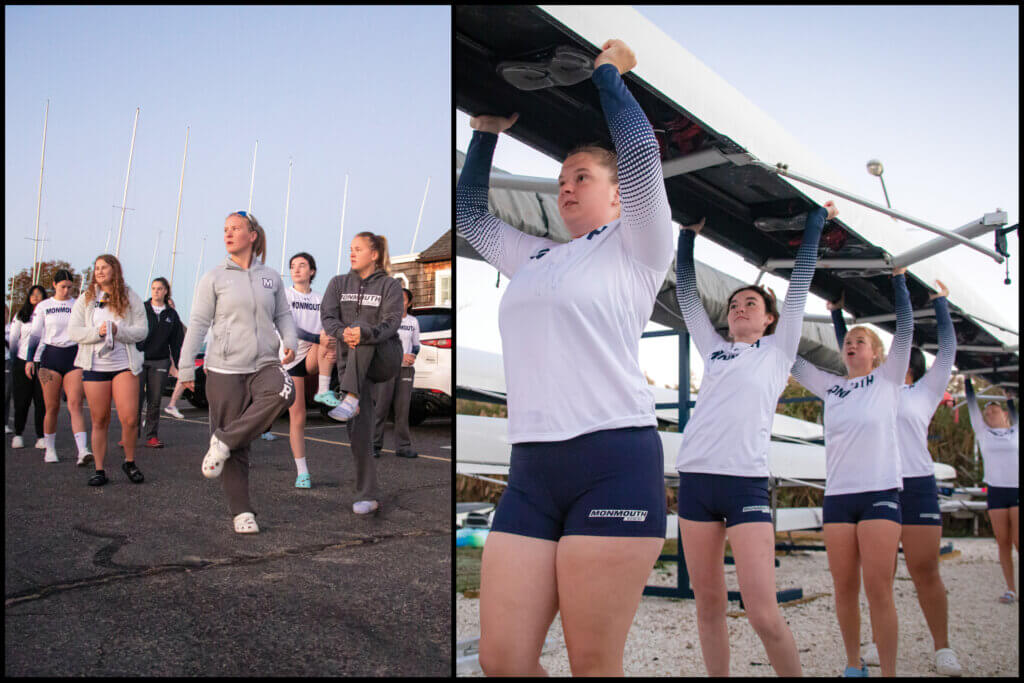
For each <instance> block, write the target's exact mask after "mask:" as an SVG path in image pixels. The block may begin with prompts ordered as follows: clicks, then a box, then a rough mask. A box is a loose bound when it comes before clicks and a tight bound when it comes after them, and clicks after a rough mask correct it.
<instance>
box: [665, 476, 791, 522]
mask: <svg viewBox="0 0 1024 683" xmlns="http://www.w3.org/2000/svg"><path fill="white" fill-rule="evenodd" d="M679 516H680V517H681V518H682V519H688V520H690V521H691V522H721V521H723V520H724V521H725V526H727V527H730V526H733V525H736V524H744V523H746V522H768V523H769V524H771V521H772V499H771V493H770V491H769V486H768V477H736V476H733V475H731V474H703V473H697V472H680V473H679Z"/></svg>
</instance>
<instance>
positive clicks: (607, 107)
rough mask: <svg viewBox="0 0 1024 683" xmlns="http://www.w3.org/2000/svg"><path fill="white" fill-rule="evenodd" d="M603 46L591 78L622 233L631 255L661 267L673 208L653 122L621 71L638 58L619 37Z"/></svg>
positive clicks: (667, 256) (668, 253)
mask: <svg viewBox="0 0 1024 683" xmlns="http://www.w3.org/2000/svg"><path fill="white" fill-rule="evenodd" d="M601 49H602V52H601V54H599V55H598V56H597V58H596V59H595V60H594V66H595V68H594V73H593V74H592V75H591V79H592V80H593V81H594V85H596V86H597V91H598V94H599V95H600V97H601V108H602V109H603V110H604V116H605V120H606V121H607V123H608V132H609V133H611V137H612V142H613V143H614V144H615V153H616V155H617V156H618V171H619V174H618V175H619V200H620V202H621V206H622V227H623V228H625V230H623V239H624V241H625V244H626V245H627V247H628V248H629V250H630V252H631V255H632V256H633V258H634V259H635V260H637V261H639V262H640V263H642V264H644V265H645V266H647V267H648V268H651V269H652V270H656V271H658V272H659V273H664V272H665V271H666V270H667V269H668V267H669V264H670V263H671V262H672V210H671V209H670V208H669V205H668V197H667V196H666V195H665V177H664V175H663V173H662V170H661V150H660V148H659V146H658V139H657V138H656V137H655V136H654V128H652V127H651V122H650V121H648V120H647V115H646V114H644V111H643V109H641V108H640V105H639V104H637V101H636V99H635V98H634V97H633V94H632V93H631V92H629V89H628V88H626V84H625V82H624V81H623V80H622V76H621V74H624V73H626V72H627V71H629V70H630V69H632V68H633V67H634V66H636V58H635V57H634V55H633V52H632V51H631V50H630V49H629V47H628V46H627V45H626V44H625V43H623V42H622V41H621V40H609V41H608V42H606V43H605V44H604V45H603V46H602V47H601Z"/></svg>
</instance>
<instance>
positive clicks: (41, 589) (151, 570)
mask: <svg viewBox="0 0 1024 683" xmlns="http://www.w3.org/2000/svg"><path fill="white" fill-rule="evenodd" d="M74 528H75V529H76V530H78V531H80V532H82V533H84V534H87V535H89V536H95V537H98V538H108V539H111V540H113V541H114V542H113V543H110V544H108V545H105V546H103V547H102V548H100V549H99V550H97V551H96V554H95V555H94V556H93V564H95V565H96V566H99V567H104V568H107V569H116V570H121V571H115V572H113V573H110V574H103V575H101V576H91V577H87V578H84V579H71V580H64V581H58V582H55V583H51V584H47V585H43V586H36V587H34V588H29V589H26V590H23V591H18V592H16V593H12V594H10V595H5V596H4V607H13V606H15V605H19V604H22V603H25V602H32V601H35V600H43V599H45V598H48V597H50V596H52V595H56V594H58V593H64V592H67V591H71V590H77V589H79V588H88V587H90V586H98V585H102V584H105V583H112V582H114V581H124V580H127V579H136V578H142V577H148V576H155V575H157V574H165V573H168V572H192V571H197V570H203V569H213V568H218V567H233V566H245V565H252V564H260V563H263V562H270V561H272V560H278V559H281V558H285V557H296V556H300V555H315V554H317V553H321V552H324V551H325V550H335V549H338V548H349V547H353V546H366V545H372V544H375V543H382V542H385V541H391V540H396V539H403V538H417V537H427V536H450V535H451V533H452V532H451V530H450V529H414V530H412V531H406V532H401V533H394V534H381V535H374V536H358V537H355V538H352V539H348V540H345V541H339V542H334V543H317V544H313V545H305V546H299V547H297V548H285V549H284V550H276V551H273V552H269V553H264V554H261V555H245V556H238V557H226V558H218V559H214V560H199V561H196V562H169V563H165V564H158V565H155V566H146V565H120V564H117V563H116V562H114V561H113V557H114V554H115V553H117V551H118V550H120V548H121V546H123V545H124V544H125V543H126V542H127V540H128V537H127V536H125V535H123V534H114V533H106V532H99V531H95V530H92V529H87V528H85V527H81V526H76V527H74Z"/></svg>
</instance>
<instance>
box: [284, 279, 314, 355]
mask: <svg viewBox="0 0 1024 683" xmlns="http://www.w3.org/2000/svg"><path fill="white" fill-rule="evenodd" d="M284 297H285V298H286V299H288V306H289V307H290V308H291V309H292V319H293V320H294V321H295V328H296V334H297V336H298V340H299V343H298V348H296V349H295V359H294V360H292V362H291V363H289V364H288V365H286V366H285V367H286V368H288V369H291V368H293V367H295V366H296V365H298V364H299V363H300V362H301V361H304V360H305V359H306V354H308V353H309V350H310V349H311V348H313V344H315V343H317V342H314V341H312V339H311V336H316V337H317V339H319V336H320V332H321V331H322V330H323V329H324V325H323V322H321V320H320V302H321V301H322V299H323V295H322V294H320V292H315V291H313V290H312V289H311V290H309V294H303V293H302V292H300V291H298V290H297V289H295V288H294V287H287V288H286V289H285V290H284ZM278 354H279V356H280V358H281V360H282V361H283V360H284V349H283V348H281V349H278Z"/></svg>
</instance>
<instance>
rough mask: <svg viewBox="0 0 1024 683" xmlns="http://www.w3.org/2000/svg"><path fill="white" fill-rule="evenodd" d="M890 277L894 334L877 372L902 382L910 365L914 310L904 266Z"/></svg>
mask: <svg viewBox="0 0 1024 683" xmlns="http://www.w3.org/2000/svg"><path fill="white" fill-rule="evenodd" d="M897 270H898V271H899V272H898V273H897V274H896V275H894V276H893V278H892V288H893V298H894V299H895V300H896V334H895V336H894V337H893V339H892V347H891V348H890V349H889V357H888V358H886V359H885V362H884V363H883V364H882V367H880V368H879V369H878V370H879V374H880V375H883V376H884V377H887V378H888V379H889V380H890V381H891V382H895V383H896V384H903V382H904V380H905V379H906V376H907V367H908V366H909V365H910V345H911V344H912V343H913V341H914V311H913V309H912V308H911V307H910V292H909V291H908V290H907V276H906V275H905V274H904V273H906V270H907V269H906V268H899V269H897Z"/></svg>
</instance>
